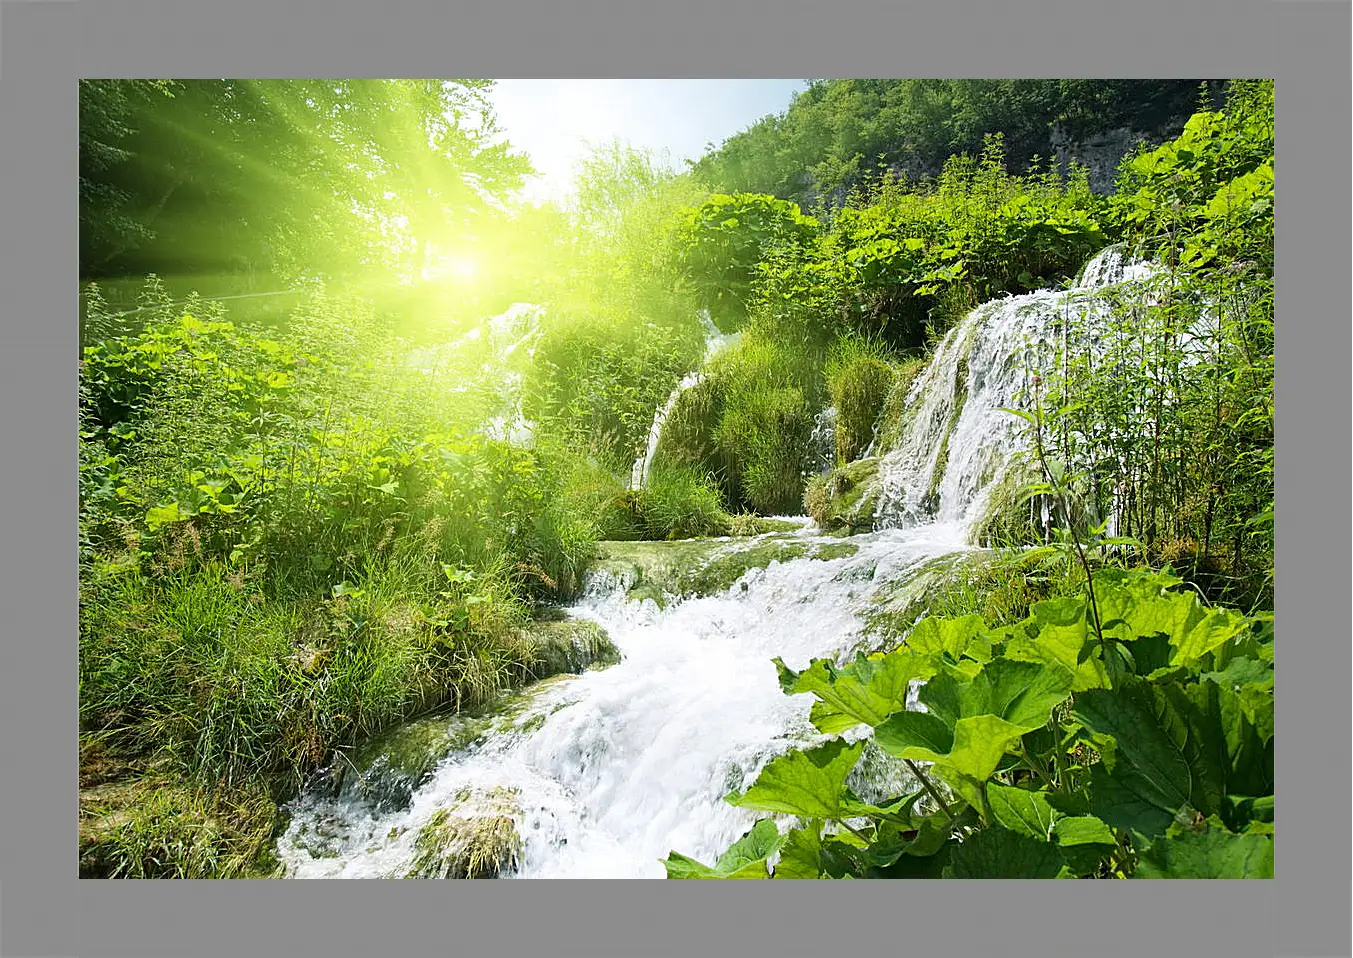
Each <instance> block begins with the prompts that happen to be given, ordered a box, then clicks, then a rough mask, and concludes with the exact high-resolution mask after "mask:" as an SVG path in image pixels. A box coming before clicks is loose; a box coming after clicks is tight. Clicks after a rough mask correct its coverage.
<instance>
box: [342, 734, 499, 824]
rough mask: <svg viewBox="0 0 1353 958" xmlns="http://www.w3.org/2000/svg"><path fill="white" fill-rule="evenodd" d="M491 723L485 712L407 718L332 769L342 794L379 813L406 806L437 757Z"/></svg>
mask: <svg viewBox="0 0 1353 958" xmlns="http://www.w3.org/2000/svg"><path fill="white" fill-rule="evenodd" d="M491 725H492V718H491V717H490V716H488V715H485V714H481V713H480V712H476V713H473V714H471V713H465V714H461V715H437V716H431V717H428V718H422V719H416V720H414V721H412V722H407V723H405V724H404V725H400V726H398V727H396V728H392V729H390V730H388V731H386V732H382V733H381V734H379V735H377V736H375V737H374V738H372V739H370V740H369V741H367V742H365V743H363V744H362V745H359V746H358V747H357V748H355V749H353V750H352V751H351V752H349V753H347V754H345V755H343V756H342V757H340V759H339V760H338V762H337V763H335V765H334V767H333V770H332V772H331V775H332V778H331V781H332V783H333V788H334V790H335V791H336V793H337V794H338V796H339V797H340V798H342V799H344V800H346V801H350V802H361V803H364V804H366V805H368V806H370V807H371V808H372V809H373V810H374V811H376V812H378V813H387V812H393V811H402V810H403V809H406V808H408V807H409V803H410V802H411V801H412V799H413V793H414V792H415V791H416V790H417V789H418V787H419V786H420V785H422V784H423V783H424V782H425V781H427V779H428V778H429V777H431V775H432V770H433V769H434V768H435V767H436V765H437V763H438V762H440V761H441V760H442V759H443V758H445V757H446V756H447V755H449V754H450V753H452V752H455V751H459V750H460V749H464V748H468V747H469V746H471V745H473V744H474V743H475V742H476V741H477V740H479V739H480V738H482V737H483V735H484V734H485V733H486V732H487V731H488V729H489V727H490V726H491Z"/></svg>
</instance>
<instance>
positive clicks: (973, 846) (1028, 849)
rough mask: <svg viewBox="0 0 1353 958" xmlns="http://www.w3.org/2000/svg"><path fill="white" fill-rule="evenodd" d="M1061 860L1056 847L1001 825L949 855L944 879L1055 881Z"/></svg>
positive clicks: (971, 836) (987, 830)
mask: <svg viewBox="0 0 1353 958" xmlns="http://www.w3.org/2000/svg"><path fill="white" fill-rule="evenodd" d="M1061 870H1062V856H1061V854H1060V853H1059V852H1058V851H1057V847H1056V846H1055V845H1052V844H1050V843H1049V842H1046V841H1039V840H1038V839H1036V838H1030V837H1028V836H1027V835H1020V834H1018V833H1016V832H1012V831H1010V830H1009V829H1005V828H1002V827H1001V826H999V825H992V826H990V827H989V828H984V829H982V830H981V831H980V832H977V833H976V834H974V835H970V836H969V837H968V838H966V839H964V840H963V841H962V842H961V843H959V844H958V845H956V846H955V847H954V848H953V849H952V850H951V851H950V852H949V865H948V866H947V867H946V868H945V869H944V873H943V874H944V877H945V878H1056V877H1057V873H1058V872H1060V871H1061Z"/></svg>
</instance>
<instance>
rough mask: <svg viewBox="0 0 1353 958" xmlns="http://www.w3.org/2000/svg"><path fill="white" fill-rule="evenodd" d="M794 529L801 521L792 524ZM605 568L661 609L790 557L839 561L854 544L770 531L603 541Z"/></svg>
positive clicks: (633, 596) (634, 597) (632, 593)
mask: <svg viewBox="0 0 1353 958" xmlns="http://www.w3.org/2000/svg"><path fill="white" fill-rule="evenodd" d="M787 524H788V525H792V526H793V528H794V529H795V530H797V529H798V528H799V526H798V524H797V523H787ZM602 547H603V553H604V555H605V558H604V560H603V562H602V563H601V568H603V569H606V570H608V571H610V572H612V573H614V574H617V575H620V576H621V577H622V578H623V579H624V580H625V581H627V582H628V583H629V586H628V590H627V592H626V595H627V596H628V598H629V599H630V600H631V601H642V600H644V599H652V600H653V601H654V602H656V603H657V604H658V606H659V607H660V608H661V607H663V606H664V605H665V604H666V603H667V602H668V601H670V600H671V599H674V598H688V597H691V596H706V595H716V594H718V593H720V592H723V591H725V590H727V589H728V588H730V587H731V586H732V585H733V583H734V582H736V581H737V580H738V579H740V578H742V576H743V575H745V574H746V573H747V572H750V571H751V570H752V569H764V568H766V567H767V566H769V565H770V564H771V563H772V562H787V561H789V560H791V559H800V558H808V559H822V560H827V559H840V558H843V557H845V556H848V555H854V554H855V552H856V551H857V549H858V547H857V546H855V545H854V544H853V543H822V542H814V541H812V540H810V539H805V538H804V537H802V536H800V535H797V534H795V535H788V534H785V533H769V534H765V535H761V536H758V537H756V538H749V539H726V538H725V539H707V540H699V541H696V542H667V543H655V542H649V543H628V542H626V543H602Z"/></svg>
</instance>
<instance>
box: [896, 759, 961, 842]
mask: <svg viewBox="0 0 1353 958" xmlns="http://www.w3.org/2000/svg"><path fill="white" fill-rule="evenodd" d="M902 762H903V764H905V765H906V766H907V768H909V769H911V774H913V775H915V776H916V778H917V780H918V781H919V782H920V783H921V787H922V788H924V789H925V790H926V794H927V795H929V796H930V797H931V798H932V799H934V801H935V804H936V805H938V806H939V808H940V811H941V812H943V813H944V817H945V818H947V819H948V820H949V826H950V827H951V828H952V827H953V826H954V824H955V819H954V813H953V812H951V811H949V806H948V805H947V804H945V801H944V799H942V798H940V793H939V792H937V791H936V790H935V786H933V785H931V784H930V779H928V778H926V777H925V773H924V772H922V771H921V768H920V766H918V765H917V764H916V763H915V762H913V761H912V760H911V759H909V758H904V759H903V760H902Z"/></svg>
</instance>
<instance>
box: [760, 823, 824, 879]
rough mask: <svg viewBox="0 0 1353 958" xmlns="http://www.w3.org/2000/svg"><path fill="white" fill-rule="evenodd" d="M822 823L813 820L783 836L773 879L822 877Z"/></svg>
mask: <svg viewBox="0 0 1353 958" xmlns="http://www.w3.org/2000/svg"><path fill="white" fill-rule="evenodd" d="M821 853H822V822H820V821H817V820H816V819H814V820H813V821H810V822H809V823H808V824H807V825H804V826H803V827H801V828H794V829H791V830H790V831H789V833H788V834H787V835H785V840H784V844H783V845H782V846H781V847H780V860H779V861H778V862H777V863H776V865H775V874H774V875H773V876H772V877H773V878H780V879H789V878H820V877H822V864H821Z"/></svg>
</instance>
